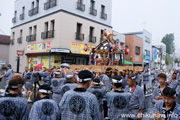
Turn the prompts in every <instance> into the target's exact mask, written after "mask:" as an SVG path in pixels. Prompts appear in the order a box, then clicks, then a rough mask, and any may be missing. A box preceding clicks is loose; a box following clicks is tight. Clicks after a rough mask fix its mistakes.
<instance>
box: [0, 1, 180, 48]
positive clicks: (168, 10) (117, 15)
mask: <svg viewBox="0 0 180 120" xmlns="http://www.w3.org/2000/svg"><path fill="white" fill-rule="evenodd" d="M112 2H113V9H112V26H113V29H114V30H116V31H118V32H120V33H125V32H135V31H141V30H143V28H144V29H146V30H147V31H149V32H150V33H152V35H153V42H158V41H161V39H162V37H163V36H164V35H165V34H166V33H174V34H175V42H176V49H177V48H178V46H179V48H180V45H179V44H180V0H112ZM13 11H14V0H0V13H1V16H0V34H2V32H1V30H2V31H3V32H4V33H5V34H7V35H10V31H11V30H10V29H11V27H12V17H13Z"/></svg>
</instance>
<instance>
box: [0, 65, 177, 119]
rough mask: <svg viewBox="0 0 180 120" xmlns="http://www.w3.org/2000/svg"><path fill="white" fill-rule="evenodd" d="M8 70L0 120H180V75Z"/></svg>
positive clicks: (116, 71)
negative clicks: (147, 98)
mask: <svg viewBox="0 0 180 120" xmlns="http://www.w3.org/2000/svg"><path fill="white" fill-rule="evenodd" d="M7 69H8V70H7V72H4V75H1V76H0V78H3V77H5V78H6V86H5V91H6V92H5V95H4V97H2V98H0V120H107V119H108V120H141V119H143V120H146V119H147V120H148V119H150V120H180V105H179V103H180V99H179V96H180V84H179V80H180V71H176V70H173V73H171V72H170V71H169V72H167V74H168V76H170V77H167V74H165V73H163V72H162V71H159V70H155V69H153V70H152V71H151V72H150V73H149V71H148V70H145V71H135V72H134V71H132V70H123V71H120V70H117V69H112V68H110V67H108V68H107V69H106V71H105V72H104V73H101V72H96V71H90V70H88V69H83V70H77V69H75V70H71V69H69V67H68V66H65V67H61V68H56V67H55V66H54V67H52V68H51V69H46V68H45V67H43V68H38V67H33V68H30V70H28V67H26V68H25V71H24V72H23V73H22V74H19V73H14V72H13V70H12V68H11V65H10V64H9V65H8V66H7ZM150 77H152V86H153V87H152V89H151V84H150ZM42 81H43V82H42ZM23 89H24V92H22V90H23ZM150 93H152V96H151V102H152V104H153V105H154V108H153V111H152V113H149V114H150V115H149V116H145V115H144V110H145V109H146V108H147V105H146V104H145V95H147V94H150ZM29 103H32V106H31V108H30V105H29Z"/></svg>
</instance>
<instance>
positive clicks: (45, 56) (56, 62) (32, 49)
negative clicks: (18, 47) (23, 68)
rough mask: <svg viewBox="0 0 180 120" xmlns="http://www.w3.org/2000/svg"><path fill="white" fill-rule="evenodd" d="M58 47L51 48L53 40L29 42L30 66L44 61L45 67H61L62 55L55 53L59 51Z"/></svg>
mask: <svg viewBox="0 0 180 120" xmlns="http://www.w3.org/2000/svg"><path fill="white" fill-rule="evenodd" d="M59 52H60V51H58V49H51V42H50V41H48V42H41V43H33V44H28V46H27V54H26V55H27V56H28V67H29V68H31V67H33V66H37V65H38V64H40V63H44V65H43V67H46V68H50V67H52V66H57V67H59V66H60V64H61V55H58V54H54V53H59Z"/></svg>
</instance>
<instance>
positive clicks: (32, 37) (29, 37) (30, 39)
mask: <svg viewBox="0 0 180 120" xmlns="http://www.w3.org/2000/svg"><path fill="white" fill-rule="evenodd" d="M36 29H37V26H34V31H32V27H29V35H28V36H27V37H26V41H27V42H30V41H36V31H37V30H36ZM32 33H33V34H32Z"/></svg>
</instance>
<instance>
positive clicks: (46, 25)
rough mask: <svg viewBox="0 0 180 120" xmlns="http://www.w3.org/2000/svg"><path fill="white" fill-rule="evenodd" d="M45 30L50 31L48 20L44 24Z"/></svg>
mask: <svg viewBox="0 0 180 120" xmlns="http://www.w3.org/2000/svg"><path fill="white" fill-rule="evenodd" d="M44 31H48V22H45V24H44Z"/></svg>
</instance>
